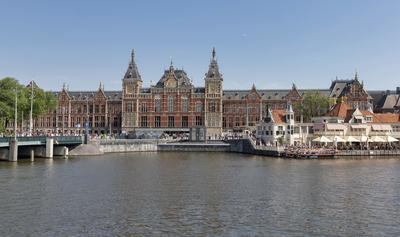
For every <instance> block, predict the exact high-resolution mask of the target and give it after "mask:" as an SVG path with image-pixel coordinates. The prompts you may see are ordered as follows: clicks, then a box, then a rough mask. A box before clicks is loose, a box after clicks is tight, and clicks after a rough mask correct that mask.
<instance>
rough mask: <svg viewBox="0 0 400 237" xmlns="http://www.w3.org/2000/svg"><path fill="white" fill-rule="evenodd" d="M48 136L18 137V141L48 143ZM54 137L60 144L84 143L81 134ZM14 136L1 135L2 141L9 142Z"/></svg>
mask: <svg viewBox="0 0 400 237" xmlns="http://www.w3.org/2000/svg"><path fill="white" fill-rule="evenodd" d="M46 138H47V137H46V136H34V137H17V141H18V142H33V141H35V142H37V141H40V143H43V144H44V143H46ZM52 138H54V142H55V143H58V144H70V143H76V144H79V143H82V137H81V136H57V137H52ZM13 139H14V137H0V143H9V142H10V141H11V140H13Z"/></svg>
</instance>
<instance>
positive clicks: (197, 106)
mask: <svg viewBox="0 0 400 237" xmlns="http://www.w3.org/2000/svg"><path fill="white" fill-rule="evenodd" d="M196 112H203V104H202V103H201V102H197V103H196Z"/></svg>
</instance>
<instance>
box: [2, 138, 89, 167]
mask: <svg viewBox="0 0 400 237" xmlns="http://www.w3.org/2000/svg"><path fill="white" fill-rule="evenodd" d="M8 139H9V142H8V144H7V143H4V142H3V143H1V147H0V159H3V160H8V161H13V162H15V161H18V157H30V158H31V161H33V160H34V158H35V157H42V158H48V159H52V158H53V156H63V157H67V156H68V153H69V150H70V149H73V148H75V147H76V146H78V145H80V144H82V140H80V138H79V137H78V138H76V137H71V138H68V137H46V138H45V137H39V138H37V139H36V138H35V137H29V138H20V139H18V138H17V140H15V139H14V138H11V139H10V138H8ZM68 139H70V140H68Z"/></svg>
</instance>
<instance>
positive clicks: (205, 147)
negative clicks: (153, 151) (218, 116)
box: [158, 142, 231, 152]
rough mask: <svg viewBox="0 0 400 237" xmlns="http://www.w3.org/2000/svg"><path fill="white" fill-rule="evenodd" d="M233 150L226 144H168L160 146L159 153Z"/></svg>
mask: <svg viewBox="0 0 400 237" xmlns="http://www.w3.org/2000/svg"><path fill="white" fill-rule="evenodd" d="M230 150H231V146H230V144H227V143H224V142H212V143H191V142H187V143H186V142H183V143H166V144H159V145H158V151H179V152H196V151H197V152H227V151H230Z"/></svg>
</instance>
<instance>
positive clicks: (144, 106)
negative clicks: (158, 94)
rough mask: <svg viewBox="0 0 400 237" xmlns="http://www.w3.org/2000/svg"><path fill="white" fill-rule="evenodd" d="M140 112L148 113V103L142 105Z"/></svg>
mask: <svg viewBox="0 0 400 237" xmlns="http://www.w3.org/2000/svg"><path fill="white" fill-rule="evenodd" d="M140 112H142V113H146V112H147V104H146V103H141V104H140Z"/></svg>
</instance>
